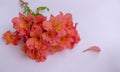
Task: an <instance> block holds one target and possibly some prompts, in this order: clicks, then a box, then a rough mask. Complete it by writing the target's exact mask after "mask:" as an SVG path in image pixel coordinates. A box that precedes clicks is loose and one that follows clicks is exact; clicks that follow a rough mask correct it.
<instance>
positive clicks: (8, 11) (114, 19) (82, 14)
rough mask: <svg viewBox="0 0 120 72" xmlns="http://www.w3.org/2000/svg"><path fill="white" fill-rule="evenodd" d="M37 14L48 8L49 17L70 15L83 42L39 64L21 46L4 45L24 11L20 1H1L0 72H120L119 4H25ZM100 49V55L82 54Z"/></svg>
mask: <svg viewBox="0 0 120 72" xmlns="http://www.w3.org/2000/svg"><path fill="white" fill-rule="evenodd" d="M26 1H28V2H29V3H30V4H29V5H30V7H31V8H32V9H33V10H35V8H36V7H38V6H48V7H49V8H50V12H44V14H45V15H46V16H48V17H49V15H50V14H51V13H52V14H53V15H57V14H59V11H62V12H63V13H67V12H70V13H72V15H73V19H74V22H78V26H77V30H78V32H79V34H80V36H81V41H80V42H79V43H78V44H77V45H76V46H75V47H74V49H72V50H65V51H62V52H60V53H56V54H54V55H50V56H48V59H47V60H46V61H45V62H43V63H37V62H35V61H33V60H31V59H29V58H28V57H26V56H25V55H24V53H23V52H22V51H21V50H20V46H12V45H5V41H4V40H3V39H2V38H1V37H2V34H3V33H4V32H5V31H6V30H8V29H9V30H13V28H12V23H11V19H12V18H13V17H15V16H18V12H19V11H21V8H20V6H19V1H18V0H0V72H120V0H69V1H68V0H26ZM93 45H97V46H99V47H100V48H101V50H102V51H101V52H100V53H94V52H86V53H82V51H83V50H84V49H86V48H88V47H90V46H93Z"/></svg>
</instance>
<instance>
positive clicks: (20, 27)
mask: <svg viewBox="0 0 120 72" xmlns="http://www.w3.org/2000/svg"><path fill="white" fill-rule="evenodd" d="M20 3H21V6H22V8H23V9H24V12H23V13H21V12H19V16H18V17H14V18H13V19H12V23H13V28H14V29H15V31H14V32H11V31H10V30H8V31H6V32H5V33H4V34H3V39H4V40H5V41H6V44H12V45H18V43H19V41H21V40H22V42H23V46H22V47H21V48H22V51H23V52H24V53H25V54H26V55H27V56H28V57H29V58H31V59H33V60H36V61H37V62H43V61H45V60H46V58H47V56H48V55H51V54H54V53H56V52H60V51H62V50H64V49H72V48H74V46H75V44H76V43H78V42H79V41H80V36H79V34H78V32H77V30H76V27H77V23H73V19H72V15H71V14H70V13H66V14H63V13H62V12H60V13H59V14H58V15H57V16H53V15H51V16H50V19H47V17H46V16H44V15H42V14H41V11H42V10H48V11H49V9H48V8H47V7H44V6H43V7H38V8H37V9H36V12H33V11H32V10H31V9H30V8H29V7H28V3H27V2H24V1H22V0H20Z"/></svg>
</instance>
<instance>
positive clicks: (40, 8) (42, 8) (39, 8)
mask: <svg viewBox="0 0 120 72" xmlns="http://www.w3.org/2000/svg"><path fill="white" fill-rule="evenodd" d="M45 9H47V11H49V8H47V7H45V6H43V7H38V8H37V10H38V11H40V10H45Z"/></svg>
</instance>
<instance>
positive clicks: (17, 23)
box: [12, 13, 33, 36]
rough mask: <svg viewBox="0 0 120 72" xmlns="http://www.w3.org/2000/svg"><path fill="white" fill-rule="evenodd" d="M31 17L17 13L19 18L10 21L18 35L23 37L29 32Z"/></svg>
mask: <svg viewBox="0 0 120 72" xmlns="http://www.w3.org/2000/svg"><path fill="white" fill-rule="evenodd" d="M32 20H33V16H32V15H31V14H29V15H28V16H27V17H26V16H24V15H23V14H22V13H19V17H14V18H13V19H12V22H13V27H14V28H15V29H16V30H17V32H18V33H19V35H21V36H23V35H26V34H28V33H29V32H30V25H31V24H32Z"/></svg>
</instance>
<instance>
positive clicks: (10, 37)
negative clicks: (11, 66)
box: [3, 31, 20, 45]
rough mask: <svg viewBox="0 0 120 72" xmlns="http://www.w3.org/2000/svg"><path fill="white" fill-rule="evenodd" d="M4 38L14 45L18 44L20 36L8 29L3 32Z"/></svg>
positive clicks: (7, 42)
mask: <svg viewBox="0 0 120 72" xmlns="http://www.w3.org/2000/svg"><path fill="white" fill-rule="evenodd" d="M3 38H4V39H5V40H6V44H10V43H12V44H13V45H17V44H18V42H19V40H20V38H19V36H17V35H16V34H15V33H11V32H10V31H7V32H5V33H4V34H3Z"/></svg>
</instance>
